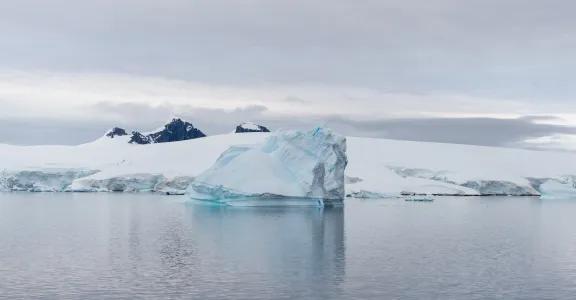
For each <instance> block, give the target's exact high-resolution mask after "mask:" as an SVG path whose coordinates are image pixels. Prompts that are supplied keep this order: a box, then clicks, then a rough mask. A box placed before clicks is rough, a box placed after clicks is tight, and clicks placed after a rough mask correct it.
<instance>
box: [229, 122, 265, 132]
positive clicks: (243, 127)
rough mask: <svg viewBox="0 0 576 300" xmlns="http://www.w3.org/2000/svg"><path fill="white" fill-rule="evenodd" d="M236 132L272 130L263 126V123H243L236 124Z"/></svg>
mask: <svg viewBox="0 0 576 300" xmlns="http://www.w3.org/2000/svg"><path fill="white" fill-rule="evenodd" d="M234 132H235V133H245V132H270V129H268V128H266V127H264V126H261V125H257V124H254V123H249V122H246V123H242V124H240V125H238V126H236V131H234Z"/></svg>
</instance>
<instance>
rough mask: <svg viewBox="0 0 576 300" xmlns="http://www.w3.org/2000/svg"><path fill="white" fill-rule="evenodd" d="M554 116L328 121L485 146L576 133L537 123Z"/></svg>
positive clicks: (388, 134) (389, 134)
mask: <svg viewBox="0 0 576 300" xmlns="http://www.w3.org/2000/svg"><path fill="white" fill-rule="evenodd" d="M543 119H545V120H550V119H553V117H541V116H539V117H524V118H517V119H495V118H429V119H388V120H374V121H358V120H351V119H347V118H343V117H334V118H331V119H330V120H328V121H327V124H330V125H333V126H334V127H336V128H342V130H343V131H349V132H354V133H356V134H358V133H362V135H365V136H373V137H380V138H390V139H401V140H412V141H426V142H441V143H456V144H471V145H483V146H518V145H520V144H521V143H522V141H524V140H526V139H528V138H535V137H542V136H548V135H552V134H556V133H563V134H576V127H569V126H560V125H549V124H538V123H535V122H534V121H535V120H543Z"/></svg>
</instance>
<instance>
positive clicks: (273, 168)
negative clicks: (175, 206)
mask: <svg viewBox="0 0 576 300" xmlns="http://www.w3.org/2000/svg"><path fill="white" fill-rule="evenodd" d="M347 163H348V160H347V157H346V138H344V137H343V136H340V135H337V134H335V133H333V132H332V131H330V130H329V129H325V128H316V129H314V130H311V131H308V132H299V131H290V132H279V133H277V134H274V135H272V136H270V137H268V138H267V139H266V141H265V142H264V143H263V144H260V145H253V146H233V147H231V148H229V149H228V150H227V151H225V152H224V153H223V154H222V155H221V156H220V157H219V158H218V160H217V161H216V162H215V163H214V165H213V166H212V167H211V168H209V169H208V170H206V171H205V172H203V173H202V174H200V175H199V176H198V177H197V178H196V179H195V180H194V181H193V182H192V184H191V185H190V187H189V188H188V193H189V195H190V197H191V198H194V199H201V200H213V201H223V202H233V201H234V200H236V199H269V200H270V201H273V200H271V199H274V200H278V199H282V198H299V199H304V198H306V199H318V200H320V201H321V202H322V201H324V202H325V203H327V204H328V203H336V202H340V201H342V199H344V196H345V191H344V170H345V168H346V165H347Z"/></svg>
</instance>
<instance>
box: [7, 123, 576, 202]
mask: <svg viewBox="0 0 576 300" xmlns="http://www.w3.org/2000/svg"><path fill="white" fill-rule="evenodd" d="M270 135H271V134H269V133H251V134H227V135H219V136H211V137H206V138H202V139H195V140H187V141H181V142H173V143H162V144H151V145H131V144H129V143H127V140H126V139H125V138H126V137H124V136H120V137H115V138H114V139H111V138H107V137H103V138H100V139H98V140H96V141H94V142H92V143H88V144H83V145H78V146H13V145H2V144H0V157H2V159H1V160H0V190H1V191H34V192H64V191H84V192H110V191H124V192H145V191H146V192H148V191H152V192H160V193H174V194H183V193H184V192H185V191H186V188H187V187H188V185H189V183H190V182H192V180H193V178H195V177H197V176H199V175H200V174H202V173H203V172H204V171H206V170H208V169H209V168H210V167H211V166H212V165H213V164H214V162H216V160H217V159H218V157H219V156H220V155H221V154H222V153H224V152H225V151H226V150H227V149H229V148H230V147H231V146H237V147H240V148H241V147H242V146H239V145H254V144H261V143H263V142H264V141H265V140H266V138H267V137H269V136H270ZM346 153H347V157H348V160H349V163H348V166H347V168H346V171H345V175H346V178H347V179H346V183H345V189H346V195H347V196H350V197H360V198H380V197H387V196H398V195H402V194H429V195H460V196H480V195H484V196H486V195H524V196H527V195H534V196H540V195H543V197H544V198H558V197H563V198H576V187H575V185H574V182H575V180H574V178H575V175H576V153H569V152H551V151H550V152H545V151H530V150H520V149H507V148H494V147H478V146H467V145H454V144H438V143H425V142H408V141H395V140H385V139H373V138H358V137H348V138H347V149H346Z"/></svg>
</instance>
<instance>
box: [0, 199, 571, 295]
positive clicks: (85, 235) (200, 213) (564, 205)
mask: <svg viewBox="0 0 576 300" xmlns="http://www.w3.org/2000/svg"><path fill="white" fill-rule="evenodd" d="M0 298H2V299H20V298H26V299H134V298H137V299H180V298H185V299H225V298H230V299H398V298H401V299H574V298H576V199H574V200H573V201H543V200H539V199H537V198H512V197H507V198H497V197H494V198H456V197H454V198H440V199H437V200H436V201H435V202H433V203H415V202H404V201H402V200H400V199H380V200H357V199H347V200H346V202H345V207H343V208H330V209H328V208H327V209H318V208H277V207H276V208H239V207H214V206H205V205H198V204H193V203H186V202H185V201H184V198H183V197H179V196H159V195H154V194H107V193H100V194H68V193H54V194H50V193H38V194H35V193H5V194H0Z"/></svg>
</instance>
